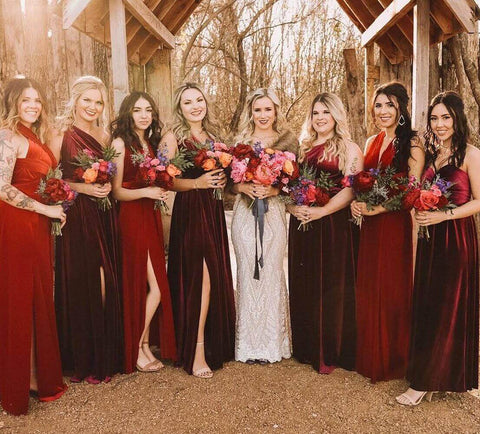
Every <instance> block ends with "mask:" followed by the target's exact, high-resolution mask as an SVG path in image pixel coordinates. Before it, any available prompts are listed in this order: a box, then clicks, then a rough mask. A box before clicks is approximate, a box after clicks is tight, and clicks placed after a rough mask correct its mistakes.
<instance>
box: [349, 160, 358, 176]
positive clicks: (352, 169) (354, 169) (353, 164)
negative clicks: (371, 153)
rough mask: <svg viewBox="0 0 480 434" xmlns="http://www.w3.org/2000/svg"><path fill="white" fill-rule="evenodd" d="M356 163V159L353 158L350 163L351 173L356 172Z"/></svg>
mask: <svg viewBox="0 0 480 434" xmlns="http://www.w3.org/2000/svg"><path fill="white" fill-rule="evenodd" d="M357 161H358V157H355V158H354V159H353V161H352V166H351V167H350V172H351V173H356V172H357Z"/></svg>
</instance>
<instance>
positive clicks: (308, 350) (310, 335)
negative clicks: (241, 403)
mask: <svg viewBox="0 0 480 434" xmlns="http://www.w3.org/2000/svg"><path fill="white" fill-rule="evenodd" d="M324 149H325V145H324V144H320V145H317V146H315V147H313V148H312V149H311V150H310V151H309V152H308V153H307V154H306V157H305V160H304V162H303V164H304V165H308V166H310V167H314V168H316V170H317V173H318V172H319V171H324V172H328V173H329V175H330V179H331V180H332V181H333V182H334V183H335V186H336V187H337V188H336V189H335V191H334V194H335V193H337V192H338V191H340V190H341V188H342V187H341V180H342V178H343V174H342V172H341V171H340V170H339V168H338V157H334V158H332V159H329V160H323V161H319V158H320V157H322V155H323V153H324ZM349 219H350V209H349V207H346V208H344V209H341V210H339V211H337V212H335V213H333V214H330V215H328V216H326V217H323V218H321V219H319V220H314V221H312V222H311V227H310V228H309V229H308V230H307V231H303V230H302V229H301V228H300V230H298V227H299V224H300V221H299V220H297V218H296V217H295V216H293V215H292V216H290V228H289V244H288V265H289V268H288V281H289V294H290V312H291V321H292V337H293V356H294V357H295V358H296V359H297V360H298V361H300V362H302V363H309V364H311V365H312V366H313V368H314V369H315V370H317V371H318V372H320V373H322V374H328V373H330V372H332V371H333V369H335V367H336V366H339V367H342V368H344V369H348V370H352V369H354V368H355V351H356V323H355V276H356V259H357V250H358V238H359V230H358V227H357V226H355V225H354V224H352V223H351V222H350V221H349Z"/></svg>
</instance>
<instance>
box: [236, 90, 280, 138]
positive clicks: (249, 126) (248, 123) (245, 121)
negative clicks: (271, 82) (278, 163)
mask: <svg viewBox="0 0 480 434" xmlns="http://www.w3.org/2000/svg"><path fill="white" fill-rule="evenodd" d="M265 97H267V98H269V99H270V100H271V101H272V102H273V106H274V107H275V121H274V122H273V130H274V131H275V132H276V133H277V134H278V135H279V136H281V135H282V134H284V133H285V132H286V131H288V127H287V121H286V119H285V116H284V115H283V113H282V111H281V110H280V99H279V98H278V95H277V94H276V92H275V91H274V90H273V89H271V88H266V87H261V88H259V89H256V90H254V91H253V92H251V93H250V94H249V95H248V96H247V100H246V102H245V108H244V109H243V114H242V121H241V122H240V126H239V131H240V132H239V133H238V135H237V137H236V138H235V143H244V144H253V143H252V142H253V141H254V140H253V139H252V135H253V132H254V131H255V122H254V121H253V104H254V103H255V101H257V100H258V99H260V98H265Z"/></svg>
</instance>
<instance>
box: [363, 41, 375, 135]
mask: <svg viewBox="0 0 480 434" xmlns="http://www.w3.org/2000/svg"><path fill="white" fill-rule="evenodd" d="M376 78H377V77H376V74H375V48H374V46H373V44H371V45H367V46H366V47H365V128H366V131H367V136H371V135H372V134H373V133H374V125H373V121H372V116H371V114H370V110H369V107H370V104H371V102H372V98H373V94H374V91H375V79H376Z"/></svg>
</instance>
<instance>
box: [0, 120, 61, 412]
mask: <svg viewBox="0 0 480 434" xmlns="http://www.w3.org/2000/svg"><path fill="white" fill-rule="evenodd" d="M18 129H19V132H20V133H21V134H22V135H24V136H25V137H26V138H27V139H28V144H29V148H28V152H27V156H26V157H25V158H17V161H16V163H15V168H14V172H13V177H12V180H11V184H12V185H13V186H14V187H16V188H17V189H18V190H20V191H22V192H23V193H25V194H26V195H28V196H29V197H31V198H33V199H35V200H37V201H39V202H40V201H41V198H40V197H39V196H38V194H36V190H37V188H38V185H39V183H40V180H41V179H43V178H44V177H45V175H46V174H47V172H48V170H49V169H50V168H53V167H55V166H56V164H57V162H56V160H55V157H54V156H53V155H52V153H51V152H50V150H49V149H48V148H47V147H46V146H45V145H43V144H42V143H41V142H40V140H39V139H38V138H37V136H35V134H34V133H33V132H32V131H31V130H29V129H28V128H26V127H24V126H23V125H20V124H19V125H18ZM50 231H51V220H50V219H49V218H48V217H46V216H44V215H41V214H37V213H35V212H32V211H26V210H23V209H20V208H16V207H14V206H12V205H10V204H8V203H6V202H3V201H0V398H1V403H2V407H3V409H4V410H5V411H6V412H8V413H11V414H15V415H19V414H25V413H27V410H28V400H29V389H30V349H31V342H32V333H34V339H35V340H34V342H35V353H36V365H37V366H36V368H37V380H38V395H39V397H40V400H41V401H51V400H54V399H56V398H58V397H60V396H61V395H62V394H63V392H64V391H65V389H66V386H65V385H64V384H63V379H62V367H61V364H60V352H59V349H58V338H57V328H56V325H55V311H54V308H53V243H52V236H51V234H50Z"/></svg>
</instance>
